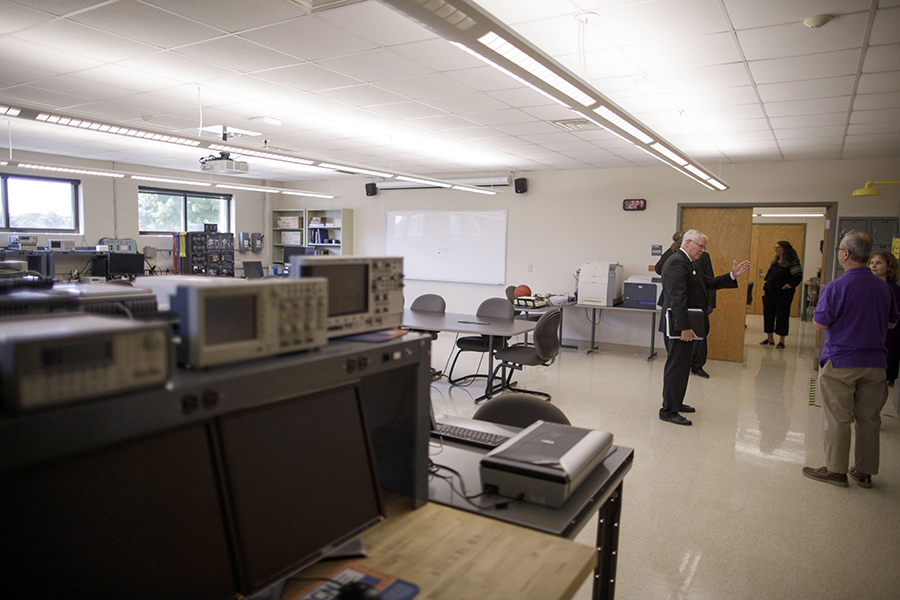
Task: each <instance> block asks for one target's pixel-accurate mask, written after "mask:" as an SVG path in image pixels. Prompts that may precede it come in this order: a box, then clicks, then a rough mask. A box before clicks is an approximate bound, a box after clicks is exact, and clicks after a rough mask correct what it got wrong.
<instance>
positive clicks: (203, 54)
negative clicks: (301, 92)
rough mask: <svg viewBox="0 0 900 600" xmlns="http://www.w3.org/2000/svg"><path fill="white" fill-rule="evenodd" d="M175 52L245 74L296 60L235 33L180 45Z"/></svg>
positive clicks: (282, 65) (284, 64)
mask: <svg viewBox="0 0 900 600" xmlns="http://www.w3.org/2000/svg"><path fill="white" fill-rule="evenodd" d="M174 52H175V53H177V54H182V55H185V56H190V57H192V58H196V59H199V60H203V61H205V62H208V63H212V64H214V65H220V66H223V67H227V68H229V69H234V70H236V71H241V72H243V73H249V72H252V71H261V70H263V69H274V68H276V67H284V66H286V65H289V64H293V63H296V62H297V59H296V58H294V57H292V56H288V55H287V54H283V53H281V52H276V51H274V50H270V49H269V48H266V47H264V46H260V45H259V44H255V43H253V42H250V41H247V40H245V39H242V38H240V37H235V36H232V37H223V38H218V39H215V40H210V41H206V42H199V43H197V44H190V45H188V46H181V47H179V48H178V49H176V50H175V51H174Z"/></svg>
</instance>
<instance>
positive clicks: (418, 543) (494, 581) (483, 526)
mask: <svg viewBox="0 0 900 600" xmlns="http://www.w3.org/2000/svg"><path fill="white" fill-rule="evenodd" d="M386 512H387V519H386V520H385V521H383V522H382V523H380V524H378V525H376V526H375V527H373V528H372V529H370V530H368V531H366V532H365V533H363V534H362V536H360V537H361V538H362V540H363V541H364V542H365V544H366V547H367V549H368V552H369V556H368V558H362V559H354V562H358V563H361V564H363V565H366V566H368V567H371V568H373V569H377V570H379V571H382V572H384V573H387V574H389V575H392V576H394V577H397V578H400V579H405V580H406V581H409V582H411V583H414V584H416V585H418V586H419V587H420V592H419V595H418V596H416V600H419V599H422V600H467V599H471V600H509V599H510V598H515V599H516V600H566V599H568V598H572V597H573V596H574V595H575V593H576V592H577V591H578V589H579V588H580V587H581V585H582V584H583V583H584V581H585V580H586V579H587V578H588V577H589V576H590V575H591V573H593V570H594V567H595V566H596V563H597V551H596V549H594V548H592V547H590V546H585V545H582V544H577V543H575V542H570V541H568V540H565V539H562V538H559V537H556V536H552V535H549V534H546V533H540V532H537V531H533V530H530V529H526V528H524V527H517V526H515V525H510V524H508V523H503V522H501V521H497V520H495V519H487V518H485V517H482V516H480V515H475V514H471V513H468V512H464V511H460V510H456V509H453V508H449V507H446V506H441V505H439V504H435V503H429V504H426V505H424V506H422V507H421V508H419V509H417V510H412V509H411V508H409V507H408V501H407V500H406V499H403V498H394V499H392V500H391V501H390V502H389V504H388V506H387V509H386ZM336 566H337V563H336V562H334V561H322V562H319V563H318V564H316V565H313V566H312V567H310V568H309V569H306V570H305V571H303V572H302V573H301V574H299V575H298V576H297V577H306V578H309V577H322V576H323V575H324V574H325V573H327V572H329V571H331V570H332V569H334V568H335V567H336ZM308 585H309V582H306V581H297V580H293V579H291V580H288V582H287V584H286V585H285V587H284V591H283V593H282V600H295V599H296V598H299V597H300V592H301V590H303V588H304V587H306V586H308Z"/></svg>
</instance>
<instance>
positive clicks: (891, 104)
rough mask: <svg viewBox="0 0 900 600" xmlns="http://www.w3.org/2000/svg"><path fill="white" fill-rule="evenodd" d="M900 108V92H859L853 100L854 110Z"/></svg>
mask: <svg viewBox="0 0 900 600" xmlns="http://www.w3.org/2000/svg"><path fill="white" fill-rule="evenodd" d="M879 108H900V92H890V93H887V94H858V95H857V96H856V98H855V99H854V100H853V110H876V109H879Z"/></svg>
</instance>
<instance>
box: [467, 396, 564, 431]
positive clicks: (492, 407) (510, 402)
mask: <svg viewBox="0 0 900 600" xmlns="http://www.w3.org/2000/svg"><path fill="white" fill-rule="evenodd" d="M472 418H474V419H478V420H479V421H489V422H491V423H497V424H499V425H509V426H511V427H523V428H524V427H528V426H529V425H531V424H532V423H534V422H535V421H537V420H538V419H540V420H541V421H547V422H548V423H559V424H560V425H571V423H569V419H567V418H566V415H565V414H564V413H563V411H561V410H560V409H559V408H558V407H557V406H555V405H553V404H550V403H549V402H547V401H546V400H542V399H541V398H538V397H537V396H534V395H532V394H520V393H515V392H507V393H505V394H500V395H499V396H496V397H494V398H492V399H490V400H488V401H487V402H485V403H484V404H482V405H481V406H480V407H479V408H478V410H476V411H475V414H474V415H473V417H472Z"/></svg>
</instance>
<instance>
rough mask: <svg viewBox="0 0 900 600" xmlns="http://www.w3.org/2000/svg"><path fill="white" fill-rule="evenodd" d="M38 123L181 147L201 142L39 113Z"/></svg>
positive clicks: (197, 144) (196, 144)
mask: <svg viewBox="0 0 900 600" xmlns="http://www.w3.org/2000/svg"><path fill="white" fill-rule="evenodd" d="M34 119H35V120H36V121H44V122H45V123H53V124H55V125H66V126H68V127H77V128H78V129H89V130H91V131H100V132H102V133H112V134H115V135H123V136H126V137H133V138H139V139H142V140H153V141H155V142H165V143H167V144H178V145H181V146H199V145H200V141H199V140H192V139H189V138H183V137H178V136H175V135H166V134H164V133H156V132H154V131H146V130H144V129H134V128H132V127H120V126H118V125H110V124H109V123H101V122H99V121H89V120H87V119H77V118H72V117H65V116H62V115H54V114H52V113H39V114H38V116H36V117H35V118H34Z"/></svg>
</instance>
